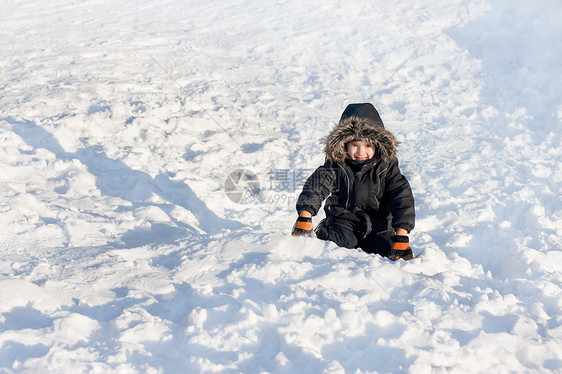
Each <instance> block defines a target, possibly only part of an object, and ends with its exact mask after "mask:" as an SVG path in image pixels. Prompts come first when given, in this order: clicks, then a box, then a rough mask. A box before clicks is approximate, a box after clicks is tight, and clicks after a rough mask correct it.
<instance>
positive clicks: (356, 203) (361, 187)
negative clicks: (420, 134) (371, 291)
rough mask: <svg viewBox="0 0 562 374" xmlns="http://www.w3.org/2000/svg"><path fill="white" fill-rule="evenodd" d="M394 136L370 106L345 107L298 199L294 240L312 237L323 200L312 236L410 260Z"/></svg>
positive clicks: (406, 206) (408, 211) (409, 225)
mask: <svg viewBox="0 0 562 374" xmlns="http://www.w3.org/2000/svg"><path fill="white" fill-rule="evenodd" d="M397 145H398V142H397V141H396V139H395V137H394V135H392V134H391V133H390V132H389V131H387V130H386V129H385V128H384V125H383V122H382V120H381V118H380V116H379V113H378V112H377V110H376V109H375V107H374V106H373V105H372V104H369V103H364V104H350V105H348V106H347V108H346V109H345V111H344V112H343V114H342V116H341V119H340V121H339V123H338V124H337V125H336V126H335V127H334V128H333V129H332V131H331V132H330V134H329V135H328V137H327V139H326V143H325V148H324V152H325V154H326V162H325V163H324V165H322V166H320V167H318V168H317V169H316V170H315V171H314V173H312V175H311V176H310V177H309V178H308V179H307V181H306V183H305V185H304V187H303V191H302V193H301V194H300V195H299V198H298V200H297V212H298V214H299V217H298V218H297V222H296V223H295V225H294V227H293V231H292V235H294V236H304V235H305V236H314V231H313V226H312V218H311V217H312V216H315V215H316V214H317V213H318V211H319V210H320V207H321V206H322V202H323V201H324V200H325V199H326V198H327V200H326V204H325V206H324V210H325V212H326V219H324V220H322V221H321V222H320V224H319V225H318V227H317V228H316V230H315V231H316V236H317V237H318V238H319V239H322V240H330V241H332V242H334V243H336V244H337V245H339V246H340V247H347V248H357V247H359V248H362V249H363V250H364V251H366V252H368V253H377V254H379V255H381V256H385V257H389V258H391V259H392V260H397V259H399V258H402V259H404V260H410V259H411V258H413V254H412V250H411V248H410V245H409V239H408V233H409V232H410V231H411V230H412V229H413V228H414V223H415V210H414V197H413V195H412V190H411V188H410V184H409V183H408V181H407V180H406V178H405V177H404V176H403V175H402V173H401V172H400V169H399V168H398V160H397V158H396V147H397Z"/></svg>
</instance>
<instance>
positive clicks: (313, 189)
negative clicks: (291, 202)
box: [297, 161, 336, 216]
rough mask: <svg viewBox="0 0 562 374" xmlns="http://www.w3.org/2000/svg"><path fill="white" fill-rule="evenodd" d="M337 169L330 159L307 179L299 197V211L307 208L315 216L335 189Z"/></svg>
mask: <svg viewBox="0 0 562 374" xmlns="http://www.w3.org/2000/svg"><path fill="white" fill-rule="evenodd" d="M335 183H336V178H335V171H334V169H333V168H332V165H331V164H330V162H329V161H326V163H325V164H324V165H322V166H319V167H318V168H317V169H316V170H315V171H314V172H313V173H312V174H311V175H310V177H308V179H307V180H306V182H305V184H304V186H303V188H302V192H301V194H300V195H299V197H298V199H297V212H300V211H302V210H306V211H308V212H310V213H311V214H312V215H313V216H315V215H316V214H318V211H319V210H320V208H321V207H322V202H323V201H324V200H326V198H327V197H328V196H329V195H330V194H331V193H332V191H333V190H334V189H335Z"/></svg>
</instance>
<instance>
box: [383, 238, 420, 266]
mask: <svg viewBox="0 0 562 374" xmlns="http://www.w3.org/2000/svg"><path fill="white" fill-rule="evenodd" d="M388 258H390V259H391V260H392V261H396V260H398V259H400V258H401V259H402V260H406V261H408V260H411V259H412V258H414V254H413V253H412V248H410V239H409V238H408V237H407V236H406V235H394V236H393V237H392V247H391V248H390V253H389V254H388Z"/></svg>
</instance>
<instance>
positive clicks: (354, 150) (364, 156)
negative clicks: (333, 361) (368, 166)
mask: <svg viewBox="0 0 562 374" xmlns="http://www.w3.org/2000/svg"><path fill="white" fill-rule="evenodd" d="M347 154H348V155H349V157H351V159H352V160H355V161H367V160H370V159H372V158H373V156H374V155H375V148H374V147H373V145H372V144H371V143H369V142H366V141H365V140H355V141H353V142H349V143H347Z"/></svg>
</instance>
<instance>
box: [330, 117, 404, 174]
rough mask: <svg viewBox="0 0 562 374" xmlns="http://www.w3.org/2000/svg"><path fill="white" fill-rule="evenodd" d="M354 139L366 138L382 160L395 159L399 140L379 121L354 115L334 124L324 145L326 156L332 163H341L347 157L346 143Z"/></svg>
mask: <svg viewBox="0 0 562 374" xmlns="http://www.w3.org/2000/svg"><path fill="white" fill-rule="evenodd" d="M354 140H366V141H368V142H369V143H371V144H372V145H373V146H374V148H375V153H376V154H379V155H380V158H381V159H382V160H383V161H392V160H395V159H396V147H398V144H399V142H398V141H397V140H396V138H395V137H394V135H393V134H392V133H391V132H390V131H388V130H385V128H384V127H383V126H382V124H381V123H377V122H373V121H372V120H370V119H367V118H360V117H356V116H352V117H347V118H344V119H342V120H341V121H340V122H339V123H338V124H337V125H335V126H334V128H333V129H332V131H331V132H330V134H329V135H328V137H327V138H326V143H325V147H324V152H325V153H326V158H327V159H328V160H329V161H330V162H332V163H340V164H343V163H344V161H345V159H346V157H347V149H346V147H347V143H349V142H351V141H354Z"/></svg>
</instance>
